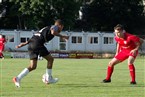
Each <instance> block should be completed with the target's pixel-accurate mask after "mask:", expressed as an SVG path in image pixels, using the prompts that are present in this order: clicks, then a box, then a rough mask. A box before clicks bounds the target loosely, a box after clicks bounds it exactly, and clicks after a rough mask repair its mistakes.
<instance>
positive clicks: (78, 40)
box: [72, 36, 82, 43]
mask: <svg viewBox="0 0 145 97" xmlns="http://www.w3.org/2000/svg"><path fill="white" fill-rule="evenodd" d="M72 43H82V37H81V36H73V37H72Z"/></svg>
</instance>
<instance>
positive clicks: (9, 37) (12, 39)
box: [6, 35, 14, 42]
mask: <svg viewBox="0 0 145 97" xmlns="http://www.w3.org/2000/svg"><path fill="white" fill-rule="evenodd" d="M6 40H7V42H14V35H6Z"/></svg>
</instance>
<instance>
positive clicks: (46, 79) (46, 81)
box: [42, 74, 49, 84]
mask: <svg viewBox="0 0 145 97" xmlns="http://www.w3.org/2000/svg"><path fill="white" fill-rule="evenodd" d="M42 82H44V83H45V84H48V83H49V81H48V75H46V74H43V75H42Z"/></svg>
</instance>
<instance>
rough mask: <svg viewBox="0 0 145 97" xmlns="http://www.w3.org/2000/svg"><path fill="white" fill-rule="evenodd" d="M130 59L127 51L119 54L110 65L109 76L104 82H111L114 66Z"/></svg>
mask: <svg viewBox="0 0 145 97" xmlns="http://www.w3.org/2000/svg"><path fill="white" fill-rule="evenodd" d="M127 58H128V54H127V53H126V52H125V51H121V52H119V53H118V54H117V55H116V56H115V57H114V58H113V59H112V60H111V61H110V62H109V64H108V68H107V76H106V79H104V80H103V82H104V83H107V82H111V76H112V73H113V70H114V66H115V65H116V64H118V63H120V62H122V61H124V60H126V59H127Z"/></svg>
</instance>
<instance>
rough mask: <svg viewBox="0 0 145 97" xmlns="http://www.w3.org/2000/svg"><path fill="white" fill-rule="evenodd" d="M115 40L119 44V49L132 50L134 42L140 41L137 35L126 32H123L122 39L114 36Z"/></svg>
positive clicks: (134, 46) (134, 45)
mask: <svg viewBox="0 0 145 97" xmlns="http://www.w3.org/2000/svg"><path fill="white" fill-rule="evenodd" d="M115 40H116V42H117V43H118V44H119V46H120V48H119V49H120V50H133V49H134V48H136V44H135V43H136V42H140V38H139V37H137V36H135V35H132V34H129V33H126V32H125V33H124V39H123V38H119V37H117V36H115Z"/></svg>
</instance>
